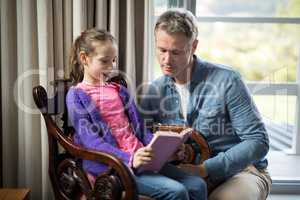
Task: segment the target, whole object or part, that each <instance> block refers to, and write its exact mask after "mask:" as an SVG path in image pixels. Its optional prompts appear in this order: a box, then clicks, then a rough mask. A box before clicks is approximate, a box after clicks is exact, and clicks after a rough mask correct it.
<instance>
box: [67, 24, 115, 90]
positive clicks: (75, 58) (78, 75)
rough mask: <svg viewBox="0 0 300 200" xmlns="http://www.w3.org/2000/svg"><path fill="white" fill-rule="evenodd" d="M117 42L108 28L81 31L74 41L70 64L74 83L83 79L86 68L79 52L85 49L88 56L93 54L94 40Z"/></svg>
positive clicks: (71, 77)
mask: <svg viewBox="0 0 300 200" xmlns="http://www.w3.org/2000/svg"><path fill="white" fill-rule="evenodd" d="M105 41H111V42H113V43H114V42H115V38H114V37H113V36H112V35H111V34H110V33H109V32H108V31H106V30H102V29H96V28H92V29H88V30H86V31H84V32H82V33H81V35H80V36H78V37H77V38H76V40H75V41H74V43H73V46H72V48H71V52H70V58H69V66H70V69H71V71H70V79H71V81H72V84H73V85H75V84H77V83H79V82H81V81H82V80H83V75H84V68H83V65H82V63H81V62H80V57H79V54H80V52H81V51H84V52H85V54H86V55H87V56H89V55H92V54H93V52H94V50H95V45H94V44H93V43H94V42H105Z"/></svg>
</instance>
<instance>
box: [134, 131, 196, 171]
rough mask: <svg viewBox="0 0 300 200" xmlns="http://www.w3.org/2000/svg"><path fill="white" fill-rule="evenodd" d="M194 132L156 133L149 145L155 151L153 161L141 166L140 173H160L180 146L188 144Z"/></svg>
mask: <svg viewBox="0 0 300 200" xmlns="http://www.w3.org/2000/svg"><path fill="white" fill-rule="evenodd" d="M192 131H193V129H191V128H187V129H184V130H183V131H181V132H180V133H177V132H172V131H158V132H156V133H155V134H154V137H153V139H152V140H151V142H150V143H149V144H148V145H147V146H150V147H151V148H152V149H153V151H154V157H153V161H152V162H151V163H150V164H148V165H144V166H141V167H140V169H139V170H138V171H139V172H142V171H156V172H157V171H159V170H160V169H161V168H162V167H163V165H164V164H165V163H166V162H168V160H169V159H170V158H171V156H172V155H173V154H174V153H175V152H176V151H177V149H178V148H179V146H180V145H181V144H183V143H184V142H186V140H187V139H188V138H189V136H190V134H191V133H192Z"/></svg>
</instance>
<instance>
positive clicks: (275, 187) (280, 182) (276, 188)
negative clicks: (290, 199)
mask: <svg viewBox="0 0 300 200" xmlns="http://www.w3.org/2000/svg"><path fill="white" fill-rule="evenodd" d="M267 158H268V161H269V166H268V171H269V173H270V175H271V178H272V180H273V183H272V189H271V193H282V194H286V193H289V194H300V169H299V166H300V155H293V154H288V153H285V152H282V151H270V152H269V154H268V155H267Z"/></svg>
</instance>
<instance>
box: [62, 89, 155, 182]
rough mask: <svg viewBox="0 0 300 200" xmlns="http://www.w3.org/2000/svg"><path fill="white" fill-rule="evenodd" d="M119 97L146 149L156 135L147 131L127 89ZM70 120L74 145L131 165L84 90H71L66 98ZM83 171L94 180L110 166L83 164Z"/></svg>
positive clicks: (127, 156) (86, 161) (90, 162)
mask: <svg viewBox="0 0 300 200" xmlns="http://www.w3.org/2000/svg"><path fill="white" fill-rule="evenodd" d="M118 90H119V96H120V98H121V100H122V102H123V104H124V106H125V113H126V114H127V116H128V119H129V122H130V123H131V126H132V130H133V132H134V134H135V136H136V137H137V138H138V140H139V141H141V142H142V143H143V145H147V144H148V143H149V142H150V141H151V139H152V137H153V134H152V133H151V132H150V131H149V130H148V129H146V128H145V126H144V123H143V120H142V119H141V117H140V115H139V113H138V110H137V107H136V105H135V103H134V100H133V98H131V96H130V95H129V93H128V91H127V89H126V88H125V87H123V86H120V85H118ZM66 103H67V108H68V114H69V119H70V121H71V123H72V125H73V127H74V129H75V134H74V142H75V143H76V144H78V145H80V146H82V147H84V148H86V149H91V150H96V151H97V150H98V151H103V152H107V153H109V154H113V155H115V156H116V157H118V158H119V159H121V160H122V161H123V162H124V163H125V164H127V165H128V164H129V160H130V154H129V153H127V152H124V151H121V150H120V149H119V148H118V146H117V142H116V140H115V138H114V137H113V135H112V133H111V130H110V128H109V126H108V125H107V124H106V123H105V122H104V121H103V120H102V117H101V114H100V113H99V111H98V110H97V108H96V105H95V104H94V102H92V100H91V98H90V96H88V95H87V94H86V93H85V92H84V91H83V90H82V89H80V88H76V87H71V88H70V89H69V91H68V94H67V98H66ZM82 162H83V163H82V164H83V169H84V170H85V171H87V172H89V173H91V174H92V175H94V176H97V175H98V174H99V173H101V172H103V171H104V170H105V169H106V168H107V166H106V165H104V164H101V163H97V162H94V161H89V160H83V161H82Z"/></svg>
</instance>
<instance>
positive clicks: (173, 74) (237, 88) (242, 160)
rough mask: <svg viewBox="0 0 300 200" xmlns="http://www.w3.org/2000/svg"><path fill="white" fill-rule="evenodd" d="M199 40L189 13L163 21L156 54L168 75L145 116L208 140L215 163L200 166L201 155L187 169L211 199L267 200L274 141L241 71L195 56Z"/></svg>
mask: <svg viewBox="0 0 300 200" xmlns="http://www.w3.org/2000/svg"><path fill="white" fill-rule="evenodd" d="M197 35H198V30H197V26H196V21H195V17H194V16H193V14H192V13H190V12H189V11H186V10H179V9H177V10H169V11H166V12H165V13H163V14H162V15H161V16H160V17H159V18H158V20H157V22H156V25H155V40H156V54H157V59H158V62H159V64H160V66H161V69H162V72H163V74H164V75H163V76H162V77H160V78H158V79H157V80H155V81H154V82H153V83H152V84H151V85H150V86H149V88H148V91H147V92H146V94H144V95H143V99H142V103H141V113H142V114H143V115H144V118H145V120H146V123H148V124H149V122H150V123H161V124H177V125H187V126H190V127H193V128H194V129H195V130H197V131H199V132H201V133H202V134H203V135H204V136H205V137H206V139H207V141H208V143H209V146H210V147H211V150H212V156H211V158H210V159H208V160H206V161H204V162H203V163H199V162H198V163H197V160H200V159H199V157H200V156H201V155H198V157H197V158H196V160H195V165H189V166H183V167H182V168H183V169H186V168H189V170H192V171H193V172H194V174H198V175H200V176H202V177H204V178H206V179H207V183H208V186H209V187H210V188H214V190H213V191H212V192H211V193H210V196H209V199H210V200H213V199H222V200H256V199H258V200H261V199H266V197H267V195H268V193H269V188H270V184H271V179H270V176H269V174H268V172H267V171H266V167H267V160H266V159H265V158H264V157H265V156H266V154H267V152H268V150H269V139H268V135H267V132H266V129H265V126H264V124H263V122H262V119H261V117H260V114H259V112H258V110H257V109H256V107H255V105H254V103H253V101H252V99H251V96H250V94H249V92H248V90H247V88H246V86H245V84H244V83H243V81H242V80H241V77H240V75H239V74H238V73H237V72H235V71H234V70H232V69H231V68H229V67H226V66H223V65H219V64H212V63H209V62H206V61H204V60H201V59H200V58H197V57H196V56H195V55H194V53H195V51H196V48H197V46H198V40H197ZM199 45H202V44H199ZM203 48H205V46H204V47H203ZM232 59H234V58H232ZM194 146H195V145H194Z"/></svg>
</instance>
